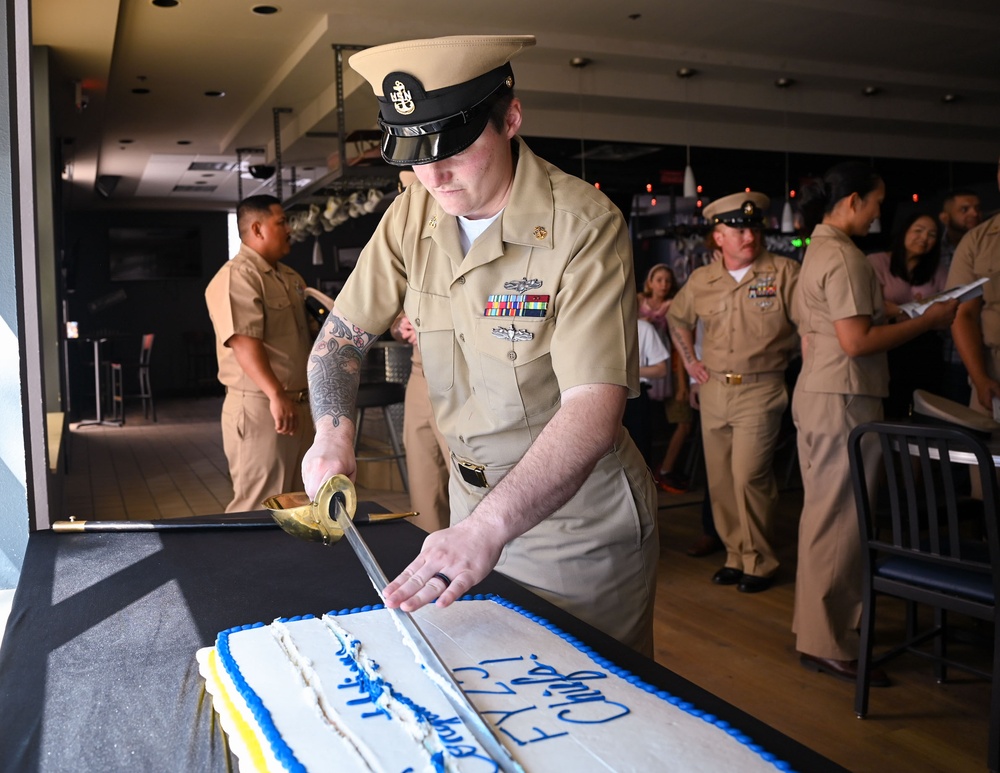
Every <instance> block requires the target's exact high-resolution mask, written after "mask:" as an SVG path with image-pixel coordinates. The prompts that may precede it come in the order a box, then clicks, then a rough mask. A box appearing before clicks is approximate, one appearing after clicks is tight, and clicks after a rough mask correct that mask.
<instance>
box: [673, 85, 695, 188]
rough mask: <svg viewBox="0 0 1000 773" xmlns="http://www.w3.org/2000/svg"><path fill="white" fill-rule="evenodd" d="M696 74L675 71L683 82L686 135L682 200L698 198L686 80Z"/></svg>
mask: <svg viewBox="0 0 1000 773" xmlns="http://www.w3.org/2000/svg"><path fill="white" fill-rule="evenodd" d="M697 74H698V71H697V70H695V69H693V68H691V67H681V68H680V69H679V70H678V71H677V77H678V78H680V79H681V80H683V81H684V112H685V116H686V120H685V124H686V126H685V128H684V133H685V134H686V135H687V136H686V137H685V139H686V140H687V143H686V152H685V156H684V158H685V166H684V198H686V199H696V198H698V183H697V182H695V179H694V169H692V168H691V103H690V101H689V100H688V87H687V82H688V80H689V79H690V78H692V77H694V76H695V75H697Z"/></svg>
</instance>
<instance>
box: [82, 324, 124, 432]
mask: <svg viewBox="0 0 1000 773" xmlns="http://www.w3.org/2000/svg"><path fill="white" fill-rule="evenodd" d="M86 340H87V341H90V342H91V343H92V344H93V345H94V416H95V418H93V419H87V420H86V421H81V422H79V423H78V424H77V425H76V426H77V427H89V426H93V425H95V424H100V425H102V426H111V427H120V426H122V424H124V423H125V422H124V421H122V420H121V419H105V418H104V414H103V412H102V410H101V344H102V343H104V342H105V341H107V340H108V339H107V338H88V339H86Z"/></svg>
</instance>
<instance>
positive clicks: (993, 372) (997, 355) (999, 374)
mask: <svg viewBox="0 0 1000 773" xmlns="http://www.w3.org/2000/svg"><path fill="white" fill-rule="evenodd" d="M983 361H984V363H985V365H986V373H987V375H988V376H989V377H990V378H991V379H993V380H994V381H997V380H998V379H1000V349H994V348H991V347H987V348H986V350H985V351H984V352H983ZM969 407H970V408H972V409H973V410H974V411H978V412H979V413H981V414H983V415H984V416H989V417H990V418H991V419H992V418H993V411H992V410H986V409H985V408H983V406H981V405H980V404H979V396H978V395H977V394H976V388H975V387H972V394H971V395H970V396H969ZM997 474H998V475H1000V469H998V470H997ZM969 482H970V484H971V486H970V488H971V491H970V492H969V495H970V496H971V497H972V498H973V499H982V498H983V483H982V481H981V480H980V479H979V468H978V467H976V466H975V465H973V466H971V467H969Z"/></svg>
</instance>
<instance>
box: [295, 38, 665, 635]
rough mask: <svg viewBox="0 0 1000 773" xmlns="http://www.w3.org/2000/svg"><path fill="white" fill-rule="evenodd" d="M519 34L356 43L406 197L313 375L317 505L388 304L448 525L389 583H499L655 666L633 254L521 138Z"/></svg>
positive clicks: (402, 594)
mask: <svg viewBox="0 0 1000 773" xmlns="http://www.w3.org/2000/svg"><path fill="white" fill-rule="evenodd" d="M534 43H535V39H534V38H533V37H532V36H524V35H516V36H459V37H446V38H437V39H430V40H415V41H406V42H401V43H393V44H389V45H384V46H378V47H375V48H370V49H366V50H364V51H361V52H360V53H357V54H355V55H354V56H352V57H351V60H350V64H351V66H352V67H353V68H354V69H355V70H357V71H358V72H359V73H360V74H361V75H362V76H363V77H364V78H365V79H366V80H367V81H368V82H369V83H370V84H371V86H372V88H373V90H374V91H375V94H376V96H377V97H378V102H379V109H380V111H379V118H378V122H379V126H380V127H381V129H382V155H383V157H384V158H385V160H386V161H387V162H388V163H390V164H394V165H397V166H412V167H413V171H414V173H415V174H416V177H417V182H416V183H414V184H412V185H410V186H409V187H408V188H407V190H406V191H405V192H404V193H403V194H402V195H400V196H399V197H398V198H397V199H396V200H395V201H394V202H393V204H392V206H391V207H390V208H389V210H388V211H387V212H386V214H385V216H384V217H383V219H382V222H381V223H380V225H379V227H378V229H377V230H376V232H375V234H374V236H373V237H372V239H371V241H370V242H369V243H368V245H367V246H366V247H365V249H364V251H363V252H362V254H361V257H360V259H359V261H358V264H357V267H356V268H355V269H354V271H353V272H352V274H351V276H350V278H349V279H348V281H347V283H346V284H345V286H344V289H343V291H342V292H341V293H340V295H339V296H338V298H337V302H336V305H335V306H334V308H333V310H332V312H331V313H330V316H329V317H328V319H327V321H326V323H325V325H324V327H323V330H322V331H321V333H320V335H319V338H318V339H317V341H316V345H315V346H314V348H313V351H312V354H311V357H310V362H309V389H310V392H309V393H310V401H311V405H312V411H313V417H314V420H315V423H316V440H315V443H314V445H313V447H312V448H311V449H310V450H309V452H308V453H307V455H306V458H305V461H304V462H303V479H304V481H305V486H306V491H307V493H308V494H309V495H310V496H312V495H315V493H316V492H317V490H318V489H319V487H320V486H321V485H322V484H323V482H324V481H325V480H326V479H327V478H329V477H330V476H332V475H334V474H338V473H340V474H345V475H348V476H349V477H351V478H353V477H354V474H355V472H356V460H355V455H354V446H353V441H354V430H355V427H354V415H355V401H356V395H357V388H358V380H359V372H360V363H361V360H362V358H363V357H364V354H365V352H366V351H367V350H368V348H369V347H370V346H371V344H372V342H373V341H374V340H375V339H376V338H377V337H378V336H379V335H380V334H381V333H382V332H383V331H385V330H386V329H387V328H388V327H389V325H390V324H391V323H392V321H393V320H394V319H395V318H396V315H397V314H398V313H399V312H400V310H403V311H405V313H406V315H407V317H408V318H409V319H410V320H411V322H412V324H413V326H414V328H415V330H416V331H417V338H418V343H419V346H420V351H421V353H422V355H423V360H424V371H425V374H426V377H427V382H428V387H429V391H430V395H431V401H432V404H433V407H434V413H435V417H436V419H437V422H438V426H439V427H440V429H441V432H442V434H443V435H444V437H445V438H446V439H447V441H448V446H449V449H450V452H451V457H452V458H451V462H452V465H453V470H452V472H453V474H452V476H451V483H450V498H451V525H450V527H449V528H447V529H443V530H442V531H439V532H436V533H433V534H430V535H429V536H428V537H427V539H426V540H425V542H424V545H423V549H422V551H421V553H420V555H419V556H417V558H416V559H415V560H414V561H413V562H412V563H411V564H410V565H409V566H408V567H407V568H406V569H405V570H404V571H403V572H402V573H401V574H400V576H399V577H397V578H396V579H395V580H393V581H392V582H391V583H390V584H389V586H388V587H387V588H386V600H387V604H388V605H389V606H393V607H395V606H399V607H402V608H403V609H405V610H407V611H412V610H414V609H417V608H419V607H421V606H423V605H425V604H427V603H429V602H432V601H434V600H435V599H437V601H438V604H439V605H441V606H445V605H448V604H450V603H452V602H453V601H454V600H455V599H457V598H458V597H460V596H461V595H462V594H464V593H466V592H467V591H468V590H469V589H470V588H471V587H472V586H473V585H475V584H476V583H478V582H480V581H481V580H482V579H483V578H484V577H485V576H486V575H487V574H488V573H489V572H490V571H491V570H492V569H494V568H496V569H497V570H498V571H499V572H502V573H503V574H505V575H507V576H509V577H511V578H513V579H515V580H517V581H518V582H520V583H521V584H522V585H524V586H526V587H527V588H529V589H530V590H532V591H534V592H535V593H537V594H538V595H540V596H542V597H544V598H546V599H548V600H549V601H551V602H553V603H555V604H557V605H558V606H560V607H562V608H563V609H566V610H567V611H569V612H570V613H572V614H573V615H576V616H577V617H579V618H581V619H583V620H585V621H587V622H588V623H590V624H591V625H593V626H595V627H597V628H599V629H601V630H603V631H605V632H606V633H608V634H610V635H611V636H614V637H615V638H617V639H619V640H621V641H622V642H624V643H626V644H628V645H630V646H632V647H634V648H636V649H638V650H640V651H641V652H644V653H646V654H651V653H652V604H653V594H654V580H655V571H656V562H657V555H658V542H657V535H656V520H655V515H656V498H655V487H654V483H653V479H652V477H651V475H650V474H649V471H648V470H647V468H646V465H645V463H644V461H643V459H642V456H641V455H640V453H639V452H638V450H637V449H636V447H635V445H634V443H633V442H632V440H631V439H630V437H629V435H628V433H627V432H626V431H625V430H624V429H623V428H622V412H623V410H624V406H625V400H626V398H627V397H629V396H635V395H636V394H638V390H639V384H638V354H637V325H636V307H635V305H636V296H635V283H634V278H633V272H632V253H631V242H630V238H629V234H628V229H627V226H626V223H625V221H624V219H623V217H622V215H621V213H620V212H619V211H618V209H617V208H616V207H615V206H614V205H613V204H612V203H611V202H610V201H609V200H608V199H607V198H606V197H605V196H604V195H603V194H602V193H600V192H599V191H598V190H596V189H595V188H594V187H593V186H591V185H588V184H587V183H585V182H583V181H582V180H579V179H577V178H575V177H572V176H570V175H567V174H565V173H563V172H561V171H559V170H558V169H556V168H555V167H553V166H552V165H550V164H548V163H546V162H545V161H543V160H542V159H540V158H538V157H537V156H535V155H534V154H533V153H532V152H531V150H530V149H529V148H528V146H527V145H526V144H525V143H524V141H523V140H522V139H521V138H520V137H519V136H518V130H519V129H520V126H521V121H522V108H521V102H520V100H519V99H518V98H517V97H516V96H515V95H514V91H513V87H514V75H513V71H512V68H511V65H510V60H511V58H513V57H514V56H516V55H517V54H519V53H521V52H522V51H523V50H524V49H525V48H527V47H529V46H532V45H534Z"/></svg>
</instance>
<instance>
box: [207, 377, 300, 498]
mask: <svg viewBox="0 0 1000 773" xmlns="http://www.w3.org/2000/svg"><path fill="white" fill-rule="evenodd" d="M296 413H297V418H298V430H297V431H296V432H295V434H294V435H279V434H278V433H277V432H275V431H274V418H273V417H272V416H271V410H270V401H269V400H268V399H267V397H266V396H265V395H264V394H263V393H262V392H240V391H238V390H235V389H230V390H228V391H227V392H226V399H225V400H224V401H223V403H222V446H223V449H224V450H225V453H226V459H228V460H229V474H230V476H231V477H232V479H233V501H232V502H230V503H229V504H228V505H227V506H226V512H227V513H241V512H245V511H248V510H262V509H263V505H262V504H261V502H263V501H264V500H265V499H267V498H268V497H271V496H274V495H275V494H284V493H288V492H291V491H302V489H303V483H302V457H303V456H305V453H306V451H308V450H309V446H311V445H312V442H313V436H314V434H315V432H314V430H313V422H312V415H311V413H310V411H309V402H308V401H307V400H303V401H302V402H299V403H296Z"/></svg>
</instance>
